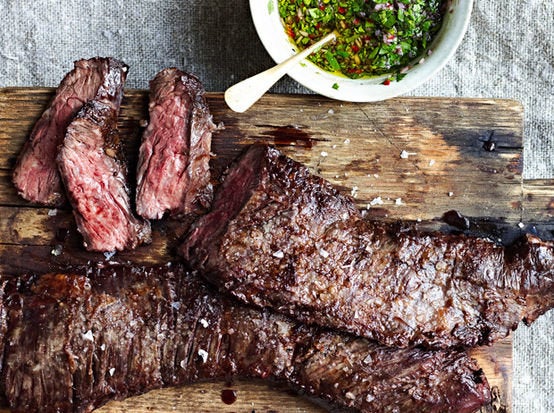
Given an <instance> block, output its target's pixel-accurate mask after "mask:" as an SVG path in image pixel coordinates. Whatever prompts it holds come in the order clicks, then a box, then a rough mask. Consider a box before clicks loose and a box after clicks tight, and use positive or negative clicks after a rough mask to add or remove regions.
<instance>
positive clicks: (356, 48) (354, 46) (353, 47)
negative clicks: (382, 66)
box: [352, 44, 360, 53]
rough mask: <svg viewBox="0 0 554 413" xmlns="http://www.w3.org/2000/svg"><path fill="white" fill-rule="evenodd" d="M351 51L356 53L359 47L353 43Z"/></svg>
mask: <svg viewBox="0 0 554 413" xmlns="http://www.w3.org/2000/svg"><path fill="white" fill-rule="evenodd" d="M352 51H353V52H354V53H358V52H359V51H360V48H359V47H358V45H357V44H353V45H352Z"/></svg>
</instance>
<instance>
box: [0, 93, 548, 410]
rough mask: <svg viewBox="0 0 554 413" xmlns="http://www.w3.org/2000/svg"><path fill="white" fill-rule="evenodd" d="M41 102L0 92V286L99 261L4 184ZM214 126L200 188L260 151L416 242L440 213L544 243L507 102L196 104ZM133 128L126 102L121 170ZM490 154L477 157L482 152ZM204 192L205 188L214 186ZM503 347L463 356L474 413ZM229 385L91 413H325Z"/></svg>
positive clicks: (140, 113)
mask: <svg viewBox="0 0 554 413" xmlns="http://www.w3.org/2000/svg"><path fill="white" fill-rule="evenodd" d="M52 95H53V89H47V88H38V89H29V88H6V89H0V272H1V273H4V274H12V275H17V274H21V273H23V272H28V271H33V272H38V273H40V272H45V271H49V270H50V269H53V268H58V267H60V266H62V267H63V266H66V265H69V264H76V263H83V262H86V261H87V260H106V259H108V258H106V256H104V255H103V254H95V253H88V252H86V251H84V250H83V248H82V247H81V239H80V236H79V235H78V233H77V232H76V229H75V224H74V221H73V217H72V214H71V211H70V210H69V209H68V208H67V207H65V208H59V209H49V208H42V207H37V206H34V205H31V204H29V203H27V202H25V201H23V200H22V199H21V198H20V197H18V195H17V193H16V191H15V189H14V188H13V185H12V184H11V181H10V179H11V178H10V174H11V170H12V168H13V165H14V163H15V159H16V156H17V154H18V152H19V150H20V148H21V146H22V145H23V142H24V140H25V139H26V137H27V136H28V134H29V132H30V130H31V128H32V126H33V124H34V122H35V121H36V119H37V118H38V117H39V116H40V114H41V113H42V111H43V110H44V108H45V106H46V105H47V103H48V101H49V100H50V99H51V97H52ZM208 103H209V105H210V108H211V110H212V113H213V115H214V120H215V121H216V123H218V122H221V123H223V125H224V128H222V129H220V130H218V131H217V132H216V133H215V135H214V139H213V146H212V151H213V153H214V157H213V159H212V169H213V171H214V176H216V177H217V176H219V174H220V173H221V172H222V171H223V170H224V168H225V167H226V166H227V165H228V164H229V162H230V161H231V160H232V159H234V158H235V157H236V156H237V155H238V154H239V153H240V152H241V151H242V150H243V149H244V147H245V146H247V145H250V144H252V143H254V142H265V143H269V144H272V145H275V146H278V147H279V148H280V149H281V150H283V152H285V153H286V154H288V155H289V156H291V157H292V158H294V159H296V160H298V161H300V162H302V163H304V164H306V165H308V166H309V167H310V168H311V170H312V171H313V172H314V173H317V174H319V175H321V176H323V177H325V178H327V179H329V180H330V181H331V182H333V183H334V184H335V185H337V186H338V187H339V188H340V189H341V190H342V191H343V192H344V193H347V194H351V195H352V196H353V197H354V199H355V200H356V202H357V204H358V206H359V208H361V209H363V210H364V211H365V213H366V214H367V216H368V217H370V218H379V219H386V220H398V219H402V220H408V221H412V222H413V223H414V225H418V226H421V227H422V228H434V229H446V230H448V229H452V228H450V227H448V225H447V224H445V223H444V222H443V221H442V220H441V216H442V215H443V214H444V212H446V211H448V210H453V209H455V210H457V211H459V212H460V213H462V214H463V215H465V216H466V217H468V218H469V220H470V223H471V228H470V231H471V232H474V233H479V234H487V235H491V236H494V237H497V238H499V239H501V240H503V241H509V240H511V239H513V237H515V236H517V235H518V234H520V232H521V228H520V225H518V224H519V223H521V222H523V223H524V224H525V226H526V229H528V228H534V230H536V231H537V232H541V234H543V235H549V234H550V237H551V235H552V233H551V231H550V230H551V229H550V227H549V225H548V221H550V220H551V218H552V213H553V212H554V188H553V186H552V184H553V183H552V182H546V181H545V182H536V183H531V182H526V183H524V182H523V181H522V176H521V171H522V147H523V145H522V118H523V109H522V107H521V105H520V104H519V103H517V102H515V101H511V100H492V99H450V98H398V99H393V100H390V101H386V102H379V103H368V104H359V103H341V102H337V101H332V100H328V99H325V98H321V97H317V96H292V95H268V96H265V97H264V98H262V99H261V100H260V101H259V102H258V103H257V104H256V105H255V106H254V107H253V108H252V109H251V110H249V111H248V112H246V113H244V114H237V113H234V112H231V111H230V110H229V109H228V108H227V107H226V105H225V103H224V101H223V97H222V94H219V93H209V94H208ZM146 117H147V92H146V91H142V90H128V91H126V97H125V99H124V102H123V106H122V111H121V117H120V121H119V127H120V131H121V135H122V139H123V142H124V144H125V150H126V154H127V156H128V161H129V166H130V170H131V171H133V170H134V167H135V163H136V156H137V149H138V144H139V141H140V134H141V132H142V127H141V121H142V120H143V119H146ZM491 142H492V143H494V150H493V151H490V150H487V148H488V149H490V144H491ZM214 183H215V184H217V181H215V182H214ZM186 228H187V223H177V222H172V221H170V220H162V221H159V222H154V223H153V230H154V234H153V238H154V239H153V243H152V245H150V246H147V247H140V248H138V249H137V250H136V251H133V252H126V253H120V254H117V255H116V256H115V257H110V258H109V259H111V260H116V261H132V262H136V263H159V262H166V261H168V260H173V259H175V257H174V255H173V253H172V251H173V248H174V246H175V244H176V242H177V240H178V239H179V238H180V237H181V236H182V234H183V233H184V231H186ZM511 351H512V343H511V339H510V338H507V339H505V340H503V341H501V342H499V343H497V344H496V345H494V346H492V347H487V348H480V349H476V350H475V351H474V352H473V355H474V356H475V357H476V358H477V359H478V360H479V362H480V364H481V366H482V367H483V369H484V370H485V372H486V374H487V377H488V379H489V381H490V383H491V386H493V387H494V394H495V400H494V402H493V404H492V405H491V406H488V407H487V408H486V409H483V411H504V412H509V411H510V410H511V409H510V406H511V376H512V358H511V354H512V353H511ZM275 386H276V385H273V384H268V383H260V382H250V381H239V382H235V383H233V387H232V388H233V389H235V390H237V396H238V398H237V401H236V402H235V403H234V404H232V405H230V406H227V405H225V404H224V403H222V401H221V397H220V393H221V390H222V389H224V388H225V387H226V384H225V383H223V382H217V383H203V384H197V385H194V386H186V387H183V388H179V389H164V390H157V391H153V392H150V393H148V394H146V395H143V396H139V397H135V398H131V399H128V400H125V401H121V402H112V403H109V404H108V405H106V406H105V407H103V408H102V409H100V410H99V411H102V412H123V411H125V412H137V413H138V412H141V413H142V412H147V411H148V412H152V411H156V412H169V411H187V412H189V411H191V412H192V411H194V412H213V411H221V412H249V413H250V412H252V411H256V412H270V411H274V412H322V411H325V409H324V408H323V407H321V406H318V405H317V404H314V403H313V402H312V401H309V400H307V399H305V398H303V397H299V396H297V395H292V394H289V393H287V392H286V391H283V388H282V386H278V388H276V387H275Z"/></svg>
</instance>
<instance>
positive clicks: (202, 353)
mask: <svg viewBox="0 0 554 413" xmlns="http://www.w3.org/2000/svg"><path fill="white" fill-rule="evenodd" d="M198 355H199V356H200V357H201V358H202V363H205V362H206V361H207V360H208V352H207V351H206V350H202V349H200V350H198Z"/></svg>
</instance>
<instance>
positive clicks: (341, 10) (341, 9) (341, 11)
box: [337, 6, 346, 14]
mask: <svg viewBox="0 0 554 413" xmlns="http://www.w3.org/2000/svg"><path fill="white" fill-rule="evenodd" d="M337 11H338V12H339V13H340V14H344V13H346V9H345V8H344V7H341V6H339V8H338V9H337Z"/></svg>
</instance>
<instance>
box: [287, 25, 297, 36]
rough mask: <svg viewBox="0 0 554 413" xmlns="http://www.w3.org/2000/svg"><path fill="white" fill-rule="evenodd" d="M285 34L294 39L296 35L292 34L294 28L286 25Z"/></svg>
mask: <svg viewBox="0 0 554 413" xmlns="http://www.w3.org/2000/svg"><path fill="white" fill-rule="evenodd" d="M286 31H287V34H288V36H289V37H290V38H291V39H294V38H295V37H296V36H295V35H294V30H292V27H290V26H288V27H287V29H286Z"/></svg>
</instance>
